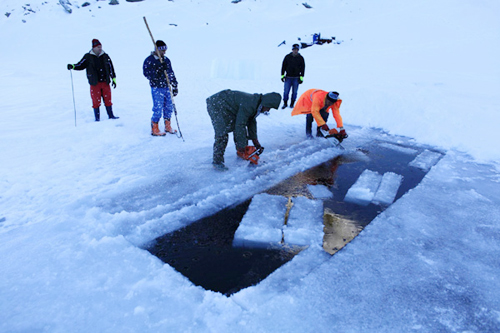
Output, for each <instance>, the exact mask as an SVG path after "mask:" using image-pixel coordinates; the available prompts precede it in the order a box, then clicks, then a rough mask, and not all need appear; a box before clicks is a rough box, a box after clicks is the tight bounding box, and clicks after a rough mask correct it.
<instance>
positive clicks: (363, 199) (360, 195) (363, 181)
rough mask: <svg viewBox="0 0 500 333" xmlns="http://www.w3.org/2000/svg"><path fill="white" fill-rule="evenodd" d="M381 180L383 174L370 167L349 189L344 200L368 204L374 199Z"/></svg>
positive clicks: (362, 204) (363, 204)
mask: <svg viewBox="0 0 500 333" xmlns="http://www.w3.org/2000/svg"><path fill="white" fill-rule="evenodd" d="M381 180H382V176H381V175H380V174H379V173H378V172H376V171H371V170H368V169H367V170H365V171H363V173H362V174H361V175H360V176H359V178H358V180H356V182H355V183H354V185H352V186H351V188H350V189H349V190H348V191H347V194H346V196H345V198H344V201H348V202H352V203H355V204H358V205H361V206H367V205H368V204H370V202H371V201H372V200H373V197H374V196H375V193H376V192H377V189H378V187H379V184H380V181H381Z"/></svg>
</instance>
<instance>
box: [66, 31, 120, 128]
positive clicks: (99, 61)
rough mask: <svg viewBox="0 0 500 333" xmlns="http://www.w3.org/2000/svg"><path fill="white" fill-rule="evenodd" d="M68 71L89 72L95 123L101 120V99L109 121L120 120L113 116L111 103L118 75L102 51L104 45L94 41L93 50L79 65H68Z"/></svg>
mask: <svg viewBox="0 0 500 333" xmlns="http://www.w3.org/2000/svg"><path fill="white" fill-rule="evenodd" d="M68 69H69V70H71V69H74V70H77V71H81V70H83V69H86V70H87V79H88V80H89V84H90V97H92V108H93V109H94V116H95V121H99V120H101V115H100V111H99V107H100V106H101V98H102V99H103V100H104V105H105V106H106V112H107V113H108V117H109V119H118V118H120V117H115V116H114V114H113V108H112V105H113V103H111V88H110V87H109V84H110V83H111V84H112V85H113V88H116V74H115V68H114V67H113V63H112V62H111V58H110V57H109V55H108V54H107V53H106V52H104V51H103V50H102V44H101V42H99V40H97V39H93V40H92V49H91V50H90V51H89V53H86V54H85V55H84V56H83V58H82V60H80V61H79V62H78V63H77V64H74V65H72V64H68Z"/></svg>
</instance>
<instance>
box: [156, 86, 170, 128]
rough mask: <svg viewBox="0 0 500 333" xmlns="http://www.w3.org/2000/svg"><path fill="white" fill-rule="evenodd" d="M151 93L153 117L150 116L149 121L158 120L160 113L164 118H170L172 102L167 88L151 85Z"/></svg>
mask: <svg viewBox="0 0 500 333" xmlns="http://www.w3.org/2000/svg"><path fill="white" fill-rule="evenodd" d="M151 95H152V96H153V117H151V121H152V122H155V123H157V122H159V121H160V119H161V116H162V115H163V119H164V120H170V117H171V116H172V111H174V105H173V104H172V98H171V97H170V91H169V89H168V88H155V87H151Z"/></svg>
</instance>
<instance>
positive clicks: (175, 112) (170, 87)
mask: <svg viewBox="0 0 500 333" xmlns="http://www.w3.org/2000/svg"><path fill="white" fill-rule="evenodd" d="M143 19H144V23H146V28H148V31H149V35H150V36H151V40H152V41H153V45H154V46H155V52H156V55H157V56H158V58H159V59H160V63H162V64H163V58H162V57H161V56H160V50H158V46H156V42H155V39H154V38H153V34H152V33H151V29H149V25H148V21H147V20H146V16H143ZM163 73H164V74H165V78H166V79H167V86H168V90H169V91H170V98H171V100H172V105H173V107H174V115H175V121H176V122H177V129H178V130H179V135H180V136H179V137H180V138H181V139H182V141H184V137H183V136H182V132H181V128H180V127H179V120H178V119H177V108H176V107H175V102H174V94H173V93H172V86H171V85H170V80H169V79H168V74H167V71H166V70H164V71H163Z"/></svg>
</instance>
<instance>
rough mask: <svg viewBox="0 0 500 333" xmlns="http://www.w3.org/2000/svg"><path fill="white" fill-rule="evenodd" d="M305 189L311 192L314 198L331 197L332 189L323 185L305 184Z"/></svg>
mask: <svg viewBox="0 0 500 333" xmlns="http://www.w3.org/2000/svg"><path fill="white" fill-rule="evenodd" d="M307 189H308V190H309V192H311V194H312V196H313V197H314V198H315V199H327V198H331V197H333V193H332V191H330V190H329V189H328V187H326V186H325V185H307Z"/></svg>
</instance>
